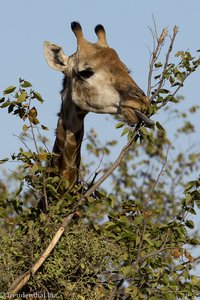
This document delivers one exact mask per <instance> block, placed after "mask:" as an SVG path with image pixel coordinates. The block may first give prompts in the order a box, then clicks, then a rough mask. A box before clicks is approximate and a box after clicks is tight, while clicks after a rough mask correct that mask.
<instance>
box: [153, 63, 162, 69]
mask: <svg viewBox="0 0 200 300" xmlns="http://www.w3.org/2000/svg"><path fill="white" fill-rule="evenodd" d="M154 66H155V67H156V68H160V67H162V63H161V62H158V63H155V64H154Z"/></svg>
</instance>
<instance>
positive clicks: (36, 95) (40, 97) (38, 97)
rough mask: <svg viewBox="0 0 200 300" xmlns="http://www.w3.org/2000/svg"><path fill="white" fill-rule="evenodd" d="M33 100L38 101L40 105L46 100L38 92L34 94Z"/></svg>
mask: <svg viewBox="0 0 200 300" xmlns="http://www.w3.org/2000/svg"><path fill="white" fill-rule="evenodd" d="M33 98H35V99H37V100H38V101H39V102H40V103H43V102H44V99H43V98H42V96H41V95H40V93H38V92H33Z"/></svg>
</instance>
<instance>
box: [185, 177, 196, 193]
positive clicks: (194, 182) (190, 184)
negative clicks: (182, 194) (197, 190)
mask: <svg viewBox="0 0 200 300" xmlns="http://www.w3.org/2000/svg"><path fill="white" fill-rule="evenodd" d="M193 187H196V181H195V180H192V181H190V182H188V184H187V185H186V187H185V191H186V192H188V191H189V190H191V188H193Z"/></svg>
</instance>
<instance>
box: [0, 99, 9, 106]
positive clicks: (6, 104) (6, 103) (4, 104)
mask: <svg viewBox="0 0 200 300" xmlns="http://www.w3.org/2000/svg"><path fill="white" fill-rule="evenodd" d="M10 104H11V102H10V100H7V101H6V102H4V103H3V104H2V105H1V108H4V107H7V106H8V105H10Z"/></svg>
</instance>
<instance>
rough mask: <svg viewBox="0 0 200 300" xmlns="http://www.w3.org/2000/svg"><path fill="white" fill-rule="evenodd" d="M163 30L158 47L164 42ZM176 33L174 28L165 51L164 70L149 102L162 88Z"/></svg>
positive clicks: (164, 33)
mask: <svg viewBox="0 0 200 300" xmlns="http://www.w3.org/2000/svg"><path fill="white" fill-rule="evenodd" d="M164 30H165V29H163V32H162V34H161V36H160V38H159V41H158V45H162V43H163V42H164V39H165V37H166V32H164ZM177 33H178V27H177V26H174V30H173V36H172V39H171V43H170V45H169V48H168V51H167V55H166V59H165V65H164V68H163V71H162V76H161V79H160V83H159V85H158V88H157V89H156V92H155V93H154V94H153V95H152V96H151V97H150V99H149V100H150V102H152V100H153V99H155V97H157V96H158V94H159V92H160V89H161V88H162V85H163V82H164V80H165V74H166V70H167V66H168V62H169V57H170V53H171V51H172V49H173V45H174V41H175V38H176V35H177ZM162 35H163V36H162Z"/></svg>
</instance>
